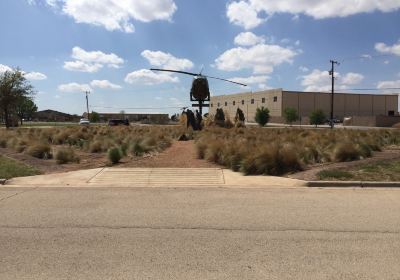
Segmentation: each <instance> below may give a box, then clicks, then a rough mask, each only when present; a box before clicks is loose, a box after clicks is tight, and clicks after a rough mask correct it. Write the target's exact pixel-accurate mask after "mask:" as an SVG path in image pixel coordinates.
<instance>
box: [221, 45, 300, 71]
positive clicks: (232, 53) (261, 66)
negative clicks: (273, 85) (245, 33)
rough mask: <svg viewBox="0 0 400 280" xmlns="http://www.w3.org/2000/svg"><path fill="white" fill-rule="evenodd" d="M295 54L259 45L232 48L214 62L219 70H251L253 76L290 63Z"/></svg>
mask: <svg viewBox="0 0 400 280" xmlns="http://www.w3.org/2000/svg"><path fill="white" fill-rule="evenodd" d="M295 55H296V52H295V51H293V50H291V49H288V48H283V47H280V46H278V45H267V44H259V45H255V46H253V47H250V48H242V47H238V48H233V49H229V50H227V51H225V52H224V53H223V54H222V55H220V56H219V57H218V58H217V59H216V60H215V65H216V67H217V68H218V69H220V70H225V71H238V70H243V69H252V70H253V73H254V74H269V73H272V72H273V69H274V67H275V66H277V65H280V64H282V63H284V62H287V63H291V62H292V61H293V57H294V56H295Z"/></svg>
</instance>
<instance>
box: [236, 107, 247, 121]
mask: <svg viewBox="0 0 400 280" xmlns="http://www.w3.org/2000/svg"><path fill="white" fill-rule="evenodd" d="M244 121H245V117H244V114H243V111H242V109H240V108H237V109H236V116H235V123H236V122H243V123H244Z"/></svg>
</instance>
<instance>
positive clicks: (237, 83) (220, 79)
mask: <svg viewBox="0 0 400 280" xmlns="http://www.w3.org/2000/svg"><path fill="white" fill-rule="evenodd" d="M204 77H207V78H211V79H216V80H221V81H225V82H229V83H234V84H237V85H241V86H245V87H247V85H245V84H242V83H238V82H234V81H230V80H227V79H222V78H217V77H211V76H206V75H204Z"/></svg>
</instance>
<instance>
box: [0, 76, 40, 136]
mask: <svg viewBox="0 0 400 280" xmlns="http://www.w3.org/2000/svg"><path fill="white" fill-rule="evenodd" d="M34 93H35V92H34V90H33V87H32V85H31V84H30V83H29V82H28V81H27V79H26V78H25V77H24V75H23V73H22V72H21V71H20V70H19V69H15V70H12V71H5V72H3V73H0V120H1V122H3V123H4V124H5V126H6V127H7V128H9V127H12V126H17V125H18V121H20V122H21V125H22V121H23V120H24V119H31V118H32V116H33V114H34V113H35V112H36V111H37V106H36V105H35V103H34V102H33V96H34Z"/></svg>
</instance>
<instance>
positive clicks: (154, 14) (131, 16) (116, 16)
mask: <svg viewBox="0 0 400 280" xmlns="http://www.w3.org/2000/svg"><path fill="white" fill-rule="evenodd" d="M39 2H42V3H46V4H47V5H49V6H50V7H52V8H57V9H61V10H62V11H63V12H64V13H65V14H66V15H68V16H70V17H72V18H73V19H74V20H75V22H77V23H87V24H91V25H95V26H102V27H104V28H105V29H107V30H109V31H114V30H120V31H123V32H127V33H130V32H134V31H135V27H134V25H133V23H132V22H133V21H135V20H137V21H141V22H151V21H154V20H167V21H171V20H172V16H173V14H174V13H175V11H176V10H177V7H176V4H175V2H174V1H173V0H151V1H143V0H96V1H93V0H28V3H30V4H36V3H39Z"/></svg>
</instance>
